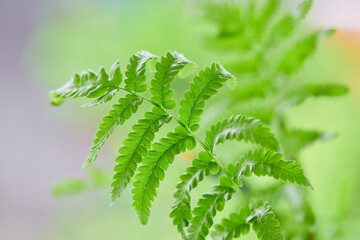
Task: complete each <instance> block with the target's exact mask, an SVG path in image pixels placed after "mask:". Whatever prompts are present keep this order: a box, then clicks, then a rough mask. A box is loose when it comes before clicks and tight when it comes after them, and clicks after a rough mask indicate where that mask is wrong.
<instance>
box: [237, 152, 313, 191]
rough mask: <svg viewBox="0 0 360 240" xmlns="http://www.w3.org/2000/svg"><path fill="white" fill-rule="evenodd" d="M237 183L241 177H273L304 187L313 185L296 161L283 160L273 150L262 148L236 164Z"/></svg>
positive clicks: (248, 154)
mask: <svg viewBox="0 0 360 240" xmlns="http://www.w3.org/2000/svg"><path fill="white" fill-rule="evenodd" d="M235 169H236V176H235V178H236V181H237V182H240V177H241V176H251V174H255V175H256V176H272V177H274V178H275V179H281V180H283V181H287V182H291V183H294V182H295V183H297V184H300V185H304V186H310V187H311V184H310V182H309V180H308V179H307V177H306V176H305V174H304V171H303V170H302V169H301V166H300V164H298V163H296V161H286V160H283V155H282V154H280V153H276V152H274V151H272V150H267V149H265V148H260V149H256V150H254V151H253V150H249V152H247V153H246V154H245V155H244V156H243V157H242V158H241V159H240V161H238V162H237V163H236V166H235Z"/></svg>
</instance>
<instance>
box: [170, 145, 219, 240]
mask: <svg viewBox="0 0 360 240" xmlns="http://www.w3.org/2000/svg"><path fill="white" fill-rule="evenodd" d="M211 165H217V164H216V163H215V162H214V161H213V160H212V159H211V157H210V156H209V155H208V154H207V153H206V152H200V153H199V158H198V159H194V160H193V161H192V166H190V167H188V168H187V169H186V173H184V174H182V175H181V176H180V182H179V183H178V184H177V185H176V192H175V194H174V198H175V201H174V203H173V205H172V209H173V210H172V211H171V213H170V217H171V218H173V219H174V221H173V223H174V225H176V226H177V228H178V231H179V232H180V233H181V234H182V236H183V237H184V238H185V236H186V233H185V227H187V226H188V225H189V221H190V220H191V219H192V214H191V197H190V192H191V190H192V189H194V188H196V187H197V185H198V184H199V182H200V181H202V180H203V179H204V177H206V176H207V175H209V174H210V168H211Z"/></svg>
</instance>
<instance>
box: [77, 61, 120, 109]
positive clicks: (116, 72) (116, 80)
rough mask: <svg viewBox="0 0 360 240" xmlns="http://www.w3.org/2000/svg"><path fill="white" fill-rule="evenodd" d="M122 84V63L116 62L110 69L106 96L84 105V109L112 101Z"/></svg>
mask: <svg viewBox="0 0 360 240" xmlns="http://www.w3.org/2000/svg"><path fill="white" fill-rule="evenodd" d="M121 82H122V74H121V70H120V62H119V61H116V62H115V63H114V64H113V66H112V67H111V69H110V74H109V83H108V89H107V90H106V92H105V94H104V95H102V96H100V97H98V98H97V99H96V100H95V101H93V102H91V103H87V104H84V105H82V106H83V107H90V106H96V105H99V104H103V103H106V102H108V101H110V100H111V99H112V98H113V96H114V95H115V94H116V93H117V92H118V91H119V88H118V87H119V86H120V84H121Z"/></svg>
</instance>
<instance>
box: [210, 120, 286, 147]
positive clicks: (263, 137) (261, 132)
mask: <svg viewBox="0 0 360 240" xmlns="http://www.w3.org/2000/svg"><path fill="white" fill-rule="evenodd" d="M232 139H236V140H238V141H241V140H244V141H250V142H252V143H257V144H260V145H262V146H265V147H269V148H271V149H274V150H277V149H278V148H279V143H278V141H277V140H276V138H275V136H274V134H273V133H271V132H270V128H269V127H268V126H266V125H265V124H263V123H262V122H260V120H258V119H254V118H251V117H250V118H246V117H245V116H243V115H237V116H232V117H230V118H229V119H225V120H223V121H220V122H218V123H217V124H216V125H213V126H211V128H210V130H208V131H207V132H206V141H205V142H206V145H207V147H208V148H209V149H211V151H214V150H215V146H216V145H217V144H219V143H223V142H225V140H232Z"/></svg>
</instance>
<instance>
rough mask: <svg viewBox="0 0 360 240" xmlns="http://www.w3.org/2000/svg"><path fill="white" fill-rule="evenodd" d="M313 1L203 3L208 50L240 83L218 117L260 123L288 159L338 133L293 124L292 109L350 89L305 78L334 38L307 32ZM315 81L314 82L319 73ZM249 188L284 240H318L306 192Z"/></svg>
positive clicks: (325, 33) (277, 187) (280, 187)
mask: <svg viewBox="0 0 360 240" xmlns="http://www.w3.org/2000/svg"><path fill="white" fill-rule="evenodd" d="M312 2H313V1H312V0H305V1H302V2H301V3H300V4H299V5H298V6H297V8H296V10H295V12H294V13H290V12H289V11H288V10H287V8H284V7H283V2H282V1H280V0H266V1H263V2H262V3H260V2H259V1H253V0H247V1H242V2H241V3H240V2H238V3H236V2H233V1H222V2H219V1H213V2H210V3H207V4H206V5H205V16H206V17H207V18H208V19H209V20H210V21H211V22H212V23H213V24H214V25H215V26H216V27H217V33H216V35H215V36H208V37H207V43H208V44H207V46H208V49H209V50H211V51H216V52H217V54H218V55H221V56H223V58H224V59H223V60H222V62H224V66H225V67H226V68H227V69H229V70H230V71H231V72H232V73H233V74H234V75H235V76H236V77H237V78H238V79H239V81H238V83H237V86H236V87H235V88H234V89H232V90H228V91H227V92H226V93H225V94H224V96H227V97H226V98H222V99H223V104H222V106H223V108H222V109H227V111H219V112H218V114H219V115H227V114H228V113H229V112H241V113H244V114H247V115H251V116H255V117H257V118H259V119H261V120H262V121H263V122H264V123H267V124H269V125H270V126H272V129H274V131H275V133H276V135H277V136H278V138H279V142H280V145H281V146H282V150H283V154H284V155H285V157H286V159H295V160H297V161H300V159H299V153H300V152H301V150H302V149H304V148H305V147H307V146H309V145H311V144H312V143H314V142H316V141H320V140H327V139H331V138H333V137H334V136H335V135H336V134H333V133H326V132H323V131H319V130H312V129H311V130H308V129H299V128H293V127H290V126H291V123H289V121H288V120H287V112H288V110H289V109H290V108H292V107H296V106H298V105H300V104H302V103H304V102H305V101H306V100H307V99H309V98H318V97H338V96H343V95H345V94H346V93H347V92H348V90H347V88H346V87H345V86H343V85H341V84H338V83H328V82H314V81H315V80H316V79H304V77H303V75H301V70H302V69H303V68H304V65H305V63H306V62H307V61H308V60H309V58H311V56H312V55H313V53H314V52H315V51H316V48H317V46H318V44H319V43H320V42H321V41H323V40H324V39H325V38H327V37H328V36H330V35H332V34H333V33H334V30H333V29H326V30H318V31H315V32H310V33H309V31H307V30H306V28H304V26H303V24H301V23H302V20H303V19H304V18H305V17H306V15H307V13H308V12H309V11H310V8H311V6H312ZM320 67H321V66H320ZM307 77H308V76H307ZM310 77H311V78H316V77H317V76H316V72H312V73H311V76H310ZM309 117H311V116H309ZM245 185H246V186H247V187H248V188H249V189H250V191H249V196H259V195H262V196H263V198H265V199H266V200H268V201H269V202H271V204H272V205H273V206H274V208H275V212H276V214H277V217H278V218H279V219H280V220H281V222H282V223H283V229H284V232H285V236H286V238H287V239H317V238H319V237H320V236H319V235H318V234H317V226H316V217H315V215H314V213H313V210H312V206H311V204H310V203H309V201H308V197H307V192H306V191H303V189H299V188H296V187H294V186H289V185H286V184H276V185H274V186H273V187H269V186H266V188H265V189H261V188H259V187H257V186H253V185H251V184H245ZM284 199H286V201H284ZM285 206H286V207H285ZM298 224H301V226H302V227H301V228H299V227H297V226H298Z"/></svg>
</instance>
